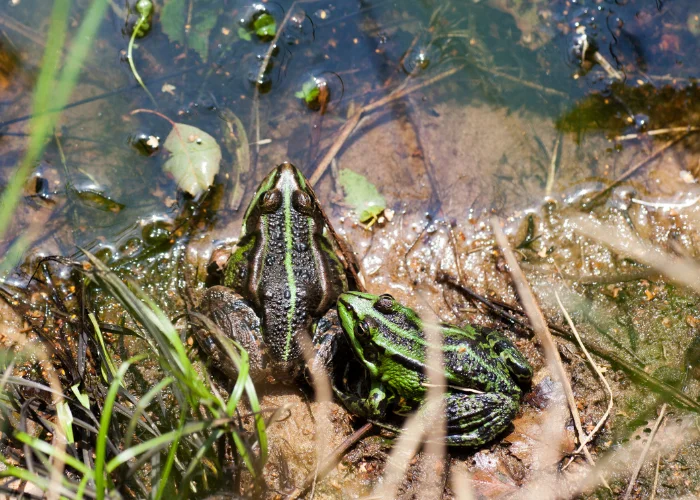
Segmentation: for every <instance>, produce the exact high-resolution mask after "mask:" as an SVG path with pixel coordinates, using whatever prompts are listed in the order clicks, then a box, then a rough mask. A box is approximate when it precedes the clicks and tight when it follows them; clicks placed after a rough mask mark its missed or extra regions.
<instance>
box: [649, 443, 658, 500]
mask: <svg viewBox="0 0 700 500" xmlns="http://www.w3.org/2000/svg"><path fill="white" fill-rule="evenodd" d="M659 465H661V452H659V453H657V454H656V472H654V486H652V488H651V496H650V497H649V500H654V499H655V498H656V488H657V487H658V486H659Z"/></svg>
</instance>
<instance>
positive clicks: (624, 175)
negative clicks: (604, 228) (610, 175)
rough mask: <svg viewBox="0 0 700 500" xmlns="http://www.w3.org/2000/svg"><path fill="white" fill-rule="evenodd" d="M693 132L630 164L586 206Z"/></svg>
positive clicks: (589, 205)
mask: <svg viewBox="0 0 700 500" xmlns="http://www.w3.org/2000/svg"><path fill="white" fill-rule="evenodd" d="M692 133H694V131H686V132H685V133H684V134H681V135H679V136H678V137H676V138H674V139H671V140H670V141H668V142H667V143H666V144H664V145H663V146H661V147H660V148H659V149H657V150H656V151H654V152H653V153H652V154H650V155H649V156H647V157H646V158H644V159H643V160H642V161H640V162H638V163H636V164H635V165H632V166H631V167H630V168H628V169H627V170H625V171H624V172H623V173H622V174H620V176H619V177H618V178H617V179H615V180H614V181H613V182H612V184H610V185H609V186H608V187H606V188H605V189H603V190H602V191H601V192H600V193H598V194H597V195H595V196H594V197H593V198H592V199H591V200H590V201H588V202H587V203H586V206H588V207H593V206H595V205H596V204H597V202H598V201H600V199H601V198H603V197H604V196H605V195H606V194H608V193H609V192H610V191H611V190H612V189H613V188H615V186H617V185H618V184H620V183H621V182H622V181H624V180H625V179H627V178H628V177H631V176H632V175H633V174H635V173H636V172H637V171H638V170H639V169H641V168H642V167H645V166H646V165H648V164H649V163H651V162H652V161H654V160H655V159H657V158H658V157H659V156H661V155H662V154H663V153H665V152H666V151H667V150H668V149H670V148H672V147H673V146H675V145H676V144H678V143H679V142H681V141H682V140H683V139H685V138H686V137H688V136H689V135H690V134H692Z"/></svg>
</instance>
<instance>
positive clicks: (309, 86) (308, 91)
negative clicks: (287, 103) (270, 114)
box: [294, 78, 321, 104]
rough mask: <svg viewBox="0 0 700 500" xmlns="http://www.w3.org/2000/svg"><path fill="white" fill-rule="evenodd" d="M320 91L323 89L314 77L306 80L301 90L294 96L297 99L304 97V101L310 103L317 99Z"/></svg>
mask: <svg viewBox="0 0 700 500" xmlns="http://www.w3.org/2000/svg"><path fill="white" fill-rule="evenodd" d="M320 93H321V90H320V89H319V88H318V85H317V84H316V80H314V79H313V78H312V79H311V80H309V81H307V82H304V84H303V85H302V86H301V90H299V91H298V92H295V93H294V97H296V98H297V99H304V101H306V103H307V104H309V103H311V102H313V101H314V100H315V99H317V98H318V95H319V94H320Z"/></svg>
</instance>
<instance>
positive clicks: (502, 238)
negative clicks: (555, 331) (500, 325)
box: [491, 217, 595, 465]
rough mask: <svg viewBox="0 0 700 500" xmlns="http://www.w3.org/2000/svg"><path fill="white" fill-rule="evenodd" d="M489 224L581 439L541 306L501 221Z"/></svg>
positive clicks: (566, 378) (588, 457)
mask: <svg viewBox="0 0 700 500" xmlns="http://www.w3.org/2000/svg"><path fill="white" fill-rule="evenodd" d="M491 228H492V229H493V233H494V236H495V238H496V242H497V243H498V246H499V247H500V249H501V252H502V253H503V256H504V257H505V259H506V263H507V264H508V268H509V271H510V275H511V279H512V280H513V283H514V285H515V289H516V290H517V291H518V296H519V297H520V301H521V302H522V305H523V309H525V313H526V314H527V317H528V318H529V319H530V324H531V325H532V329H533V330H534V332H535V335H536V336H537V338H538V340H539V341H540V344H541V345H542V346H543V347H544V353H545V358H546V359H547V363H548V365H549V368H550V370H551V371H552V374H553V375H555V376H556V378H557V379H558V381H559V383H560V384H561V385H562V388H563V389H564V394H565V395H566V401H567V403H568V405H569V411H570V412H571V416H572V418H573V420H574V425H575V427H576V431H577V433H578V435H579V441H581V442H583V439H584V436H585V433H584V432H583V426H582V425H581V417H580V415H579V413H578V409H577V407H576V399H575V398H574V391H573V389H572V388H571V383H570V382H569V376H568V375H567V373H566V370H564V365H563V364H562V361H561V357H560V356H559V351H558V350H557V347H556V344H555V343H554V339H553V338H552V334H551V333H550V331H549V328H548V327H547V321H546V320H545V318H544V315H543V314H542V310H541V309H540V308H539V306H538V305H537V300H536V299H535V295H534V293H533V291H532V288H530V284H529V283H528V281H527V279H526V278H525V275H524V274H523V271H522V269H520V266H519V265H518V261H517V260H516V258H515V254H514V253H513V251H512V250H511V248H510V243H509V242H508V239H507V238H506V235H505V234H504V233H503V229H501V223H500V221H499V220H498V218H497V217H494V218H493V219H491ZM583 452H584V455H585V456H586V460H587V461H588V463H589V464H591V465H594V464H595V462H594V461H593V457H592V456H591V454H590V452H589V451H588V448H585V447H584V448H583Z"/></svg>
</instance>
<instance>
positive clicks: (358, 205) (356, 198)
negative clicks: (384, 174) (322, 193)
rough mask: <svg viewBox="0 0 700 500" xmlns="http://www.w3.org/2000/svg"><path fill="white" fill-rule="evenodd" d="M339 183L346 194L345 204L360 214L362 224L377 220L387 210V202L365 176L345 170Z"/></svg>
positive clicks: (341, 172)
mask: <svg viewBox="0 0 700 500" xmlns="http://www.w3.org/2000/svg"><path fill="white" fill-rule="evenodd" d="M338 181H339V182H340V185H341V186H342V187H343V191H344V192H345V202H346V203H347V204H348V205H350V206H351V207H352V208H354V209H355V211H356V212H357V213H358V214H359V219H360V222H371V221H374V220H376V219H377V217H378V216H379V214H381V213H382V212H383V211H384V209H385V208H386V200H385V199H384V197H383V196H382V195H381V194H380V193H379V191H377V188H376V186H375V185H374V184H372V183H371V182H370V181H368V180H367V178H366V177H365V176H364V175H360V174H358V173H355V172H353V171H352V170H348V169H346V168H343V169H341V170H340V172H339V178H338Z"/></svg>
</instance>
